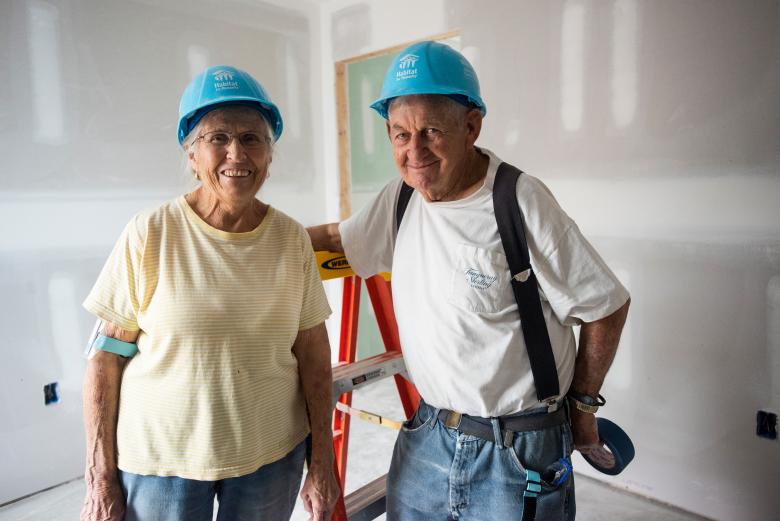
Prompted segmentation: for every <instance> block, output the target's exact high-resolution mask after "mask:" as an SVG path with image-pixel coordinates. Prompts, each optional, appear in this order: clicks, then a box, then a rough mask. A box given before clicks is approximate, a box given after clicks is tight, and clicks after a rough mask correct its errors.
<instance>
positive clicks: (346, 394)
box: [317, 252, 420, 521]
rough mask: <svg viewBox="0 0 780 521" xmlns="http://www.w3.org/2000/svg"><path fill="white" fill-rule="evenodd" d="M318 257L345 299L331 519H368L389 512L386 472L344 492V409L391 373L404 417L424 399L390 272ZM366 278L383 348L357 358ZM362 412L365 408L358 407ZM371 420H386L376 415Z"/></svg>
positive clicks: (335, 380)
mask: <svg viewBox="0 0 780 521" xmlns="http://www.w3.org/2000/svg"><path fill="white" fill-rule="evenodd" d="M317 263H318V264H319V267H320V276H321V277H322V278H323V280H326V279H331V278H336V277H344V289H343V294H342V301H341V331H340V337H339V354H338V364H337V365H336V366H334V367H333V396H334V398H335V402H336V403H334V406H335V407H334V411H333V449H334V452H335V458H336V465H335V472H336V478H337V479H338V481H339V484H340V485H341V490H342V494H341V496H340V497H339V500H338V503H337V504H336V510H335V512H334V514H333V517H332V518H331V519H332V521H368V520H371V519H375V518H376V517H378V516H379V515H381V514H382V513H384V512H385V482H386V478H387V476H386V475H384V476H382V477H380V478H377V479H376V480H374V481H372V482H371V483H368V484H366V485H364V486H363V487H362V488H360V489H358V490H356V491H354V492H353V493H351V494H349V496H346V497H345V496H344V494H343V491H344V486H345V484H346V471H347V451H348V448H349V425H350V415H349V414H347V413H346V412H344V411H345V410H348V409H350V408H351V405H352V391H354V390H356V389H359V388H361V387H364V386H366V385H370V384H372V383H374V382H376V381H378V380H381V379H383V378H387V377H390V376H392V377H393V378H394V379H395V384H396V387H397V389H398V395H399V397H400V399H401V404H402V405H403V409H404V414H405V415H406V418H407V419H408V418H411V417H412V415H413V414H414V411H415V410H416V409H417V405H418V404H419V402H420V395H419V394H418V393H417V389H416V388H415V387H414V385H413V384H412V383H411V382H409V381H408V380H407V379H406V378H405V377H404V376H405V375H406V366H405V365H404V361H403V355H402V354H401V342H400V339H399V336H398V325H397V323H396V320H395V314H394V313H393V297H392V291H391V287H390V281H389V277H388V276H386V275H385V276H383V275H375V276H373V277H370V278H368V279H365V280H363V279H361V278H360V277H358V276H357V275H354V273H353V272H352V270H351V268H350V267H349V264H347V262H346V259H345V258H344V255H343V254H336V253H332V252H317ZM363 282H364V283H365V285H366V290H367V292H368V296H369V298H370V299H371V305H372V307H373V309H374V314H375V315H376V318H377V326H378V327H379V333H380V335H381V337H382V341H383V343H384V345H385V353H382V354H379V355H376V356H372V357H369V358H365V359H363V360H360V361H357V362H356V361H355V358H356V354H357V329H358V312H359V309H360V287H361V283H363ZM359 412H362V411H359ZM363 416H368V417H369V419H370V421H373V422H374V423H379V422H381V421H384V420H383V419H381V418H380V417H378V416H375V415H370V414H368V415H365V414H364V415H363Z"/></svg>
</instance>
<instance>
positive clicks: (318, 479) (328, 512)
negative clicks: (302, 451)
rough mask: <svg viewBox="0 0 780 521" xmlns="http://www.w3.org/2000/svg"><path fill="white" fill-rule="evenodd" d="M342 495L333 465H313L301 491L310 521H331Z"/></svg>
mask: <svg viewBox="0 0 780 521" xmlns="http://www.w3.org/2000/svg"><path fill="white" fill-rule="evenodd" d="M340 494H341V488H340V487H339V483H338V481H336V476H335V474H334V473H333V465H318V464H316V463H312V465H311V466H310V467H309V472H308V473H307V474H306V480H305V481H304V482H303V488H302V489H301V499H302V500H303V508H304V509H305V510H306V512H308V513H309V521H330V518H331V516H332V515H333V509H334V508H335V507H336V501H338V498H339V495H340Z"/></svg>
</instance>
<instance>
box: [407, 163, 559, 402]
mask: <svg viewBox="0 0 780 521" xmlns="http://www.w3.org/2000/svg"><path fill="white" fill-rule="evenodd" d="M520 174H522V172H521V171H520V170H518V169H517V168H515V167H513V166H512V165H510V164H508V163H501V165H499V167H498V172H496V179H495V182H494V183H493V211H494V213H495V216H496V223H497V224H498V233H499V235H500V236H501V243H502V245H503V246H504V253H505V254H506V258H507V262H508V263H509V272H510V274H511V275H512V291H513V292H514V295H515V300H516V301H517V309H518V311H519V312H520V318H521V320H520V324H521V327H522V329H523V338H524V339H525V346H526V350H527V351H528V360H529V361H530V363H531V373H533V376H534V384H535V386H536V397H537V398H538V399H539V401H541V402H545V401H547V400H549V399H552V398H556V397H557V396H558V395H559V394H560V388H559V386H558V371H557V369H556V367H555V357H554V356H553V351H552V346H551V345H550V336H549V334H548V333H547V324H546V323H545V321H544V314H543V313H542V303H541V301H540V300H539V289H538V283H537V280H536V275H535V274H534V272H533V269H531V258H530V255H529V253H528V242H527V241H526V239H525V225H524V223H523V214H522V212H521V211H520V206H519V205H518V204H517V191H516V186H517V180H518V179H519V178H520ZM412 193H414V189H413V188H412V187H411V186H409V185H407V184H406V183H403V184H402V185H401V193H400V194H399V196H398V203H397V205H396V209H395V224H396V232H397V231H398V230H399V229H400V228H401V220H402V219H403V216H404V212H405V211H406V207H407V205H408V204H409V199H410V198H411V196H412Z"/></svg>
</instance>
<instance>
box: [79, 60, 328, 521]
mask: <svg viewBox="0 0 780 521" xmlns="http://www.w3.org/2000/svg"><path fill="white" fill-rule="evenodd" d="M179 112H180V122H179V143H180V144H182V146H183V148H184V151H185V153H186V156H187V161H188V162H189V165H190V167H191V168H192V171H193V173H194V175H195V177H196V178H197V179H198V181H199V182H200V183H199V186H198V187H197V188H196V189H195V190H194V191H193V192H191V193H188V194H186V195H184V196H181V197H179V198H177V199H175V200H173V201H170V202H167V203H165V204H163V205H162V206H160V207H159V208H156V209H154V210H151V211H146V212H142V213H140V214H138V215H136V216H135V217H134V218H133V219H131V221H130V223H129V224H128V225H127V226H126V227H125V229H124V232H123V233H122V235H121V237H120V238H119V241H118V242H117V243H116V246H115V247H114V249H113V251H112V253H111V255H110V257H109V259H108V261H107V263H106V265H105V267H104V268H103V270H102V272H101V274H100V276H99V278H98V280H97V283H96V284H95V287H94V288H93V289H92V291H91V293H90V294H89V296H88V297H87V299H86V301H85V302H84V306H85V307H86V309H87V310H88V311H90V312H91V313H93V314H95V315H96V316H97V317H98V318H99V319H100V320H101V321H102V329H101V331H100V335H99V336H98V337H97V339H96V341H95V342H94V344H93V346H94V356H93V357H92V358H91V359H90V361H89V365H88V368H87V373H86V377H85V382H84V420H85V427H86V437H87V468H86V475H85V479H86V483H87V494H86V499H85V503H84V508H83V510H82V519H88V520H97V519H100V520H105V519H111V520H114V519H116V520H121V519H123V516H124V519H127V520H136V519H138V520H155V521H157V520H185V521H199V520H204V521H205V520H208V521H211V519H212V516H213V505H214V497H215V496H216V497H217V499H218V503H219V508H218V514H217V519H219V520H226V521H227V520H231V521H234V520H241V519H247V520H248V519H252V520H281V519H285V520H287V519H289V518H290V515H291V513H292V510H293V505H294V503H295V497H296V494H297V492H298V490H299V487H300V482H301V475H302V469H303V461H304V457H305V453H306V446H307V444H306V439H307V436H309V434H310V433H311V438H310V443H311V445H310V448H311V462H310V465H309V472H308V474H307V476H306V482H305V483H304V486H303V489H302V490H301V497H302V498H303V500H304V504H305V506H306V509H307V511H309V512H311V514H312V518H313V519H317V520H319V519H330V517H329V516H330V512H331V510H332V508H333V505H334V503H335V501H336V499H337V497H338V493H339V491H338V485H337V483H336V480H335V478H334V475H333V448H332V433H331V428H330V418H331V416H330V411H331V391H330V388H331V370H330V350H329V345H328V338H327V333H326V330H325V327H324V320H325V319H326V318H327V317H328V315H329V314H330V308H329V307H328V303H327V300H326V298H325V294H324V291H323V288H322V283H321V282H320V280H319V275H318V272H317V266H316V263H315V261H314V255H313V251H312V248H311V243H310V242H309V237H308V235H307V234H306V232H305V231H304V229H303V228H302V227H301V226H300V225H299V224H298V223H297V222H295V221H294V220H292V219H291V218H290V217H288V216H286V215H284V214H283V213H282V212H280V211H278V210H276V209H274V208H273V207H271V206H269V205H267V204H265V203H262V202H261V201H259V200H258V199H256V198H255V196H256V194H257V192H258V190H259V189H260V187H261V186H262V185H263V183H264V182H265V180H266V179H267V177H268V167H269V165H270V164H271V159H272V152H273V143H274V142H275V141H276V140H277V139H278V138H279V135H280V134H281V132H282V119H281V116H280V114H279V111H278V109H277V107H276V106H275V105H274V104H273V103H272V102H271V101H270V100H269V99H268V96H267V95H266V93H265V91H264V90H263V88H262V87H261V86H260V84H259V83H257V81H255V80H254V79H253V78H252V77H251V76H250V75H249V74H247V73H246V72H244V71H241V70H239V69H236V68H234V67H228V66H221V67H211V68H209V69H206V70H205V71H204V72H203V73H202V74H200V75H199V76H197V77H196V78H195V79H194V80H193V81H192V83H190V85H189V86H188V87H187V89H186V90H185V92H184V95H183V96H182V100H181V105H180V107H179Z"/></svg>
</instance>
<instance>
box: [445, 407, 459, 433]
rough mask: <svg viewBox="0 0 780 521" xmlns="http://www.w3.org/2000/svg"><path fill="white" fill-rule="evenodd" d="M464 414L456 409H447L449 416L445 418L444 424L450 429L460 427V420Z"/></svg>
mask: <svg viewBox="0 0 780 521" xmlns="http://www.w3.org/2000/svg"><path fill="white" fill-rule="evenodd" d="M462 416H463V415H462V414H461V413H459V412H455V411H447V417H446V418H445V419H444V425H445V426H446V427H449V428H450V429H457V428H458V427H460V420H461V418H462Z"/></svg>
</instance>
